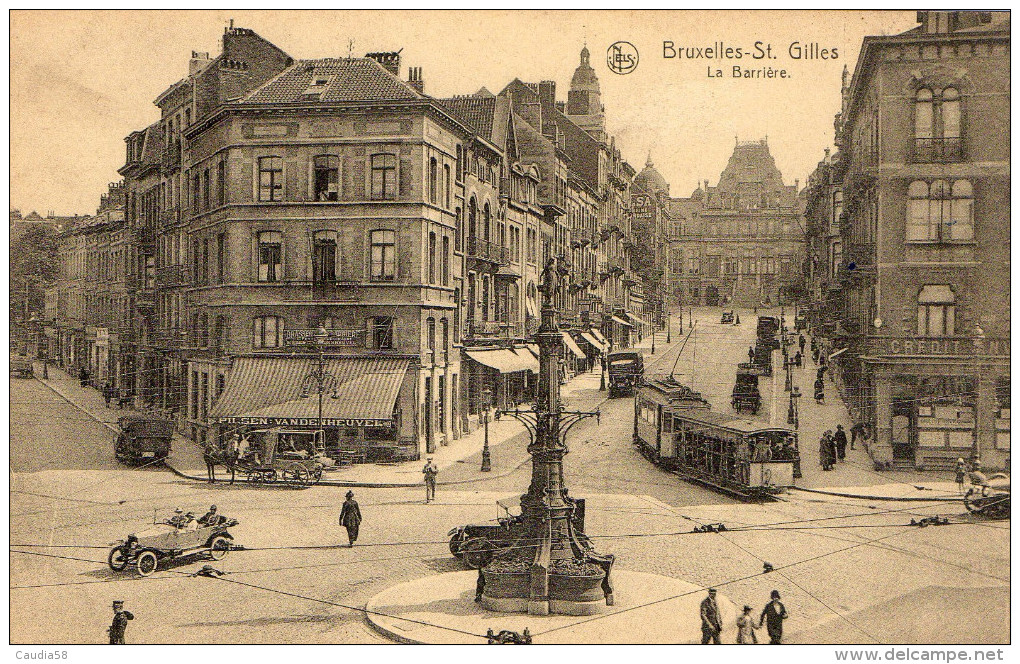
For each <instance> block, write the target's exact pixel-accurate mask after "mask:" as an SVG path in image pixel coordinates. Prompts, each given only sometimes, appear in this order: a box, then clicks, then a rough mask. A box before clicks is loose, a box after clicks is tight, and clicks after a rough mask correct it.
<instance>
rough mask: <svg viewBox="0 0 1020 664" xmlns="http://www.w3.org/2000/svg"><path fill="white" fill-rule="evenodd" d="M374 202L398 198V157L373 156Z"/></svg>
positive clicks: (386, 155) (390, 155) (387, 155)
mask: <svg viewBox="0 0 1020 664" xmlns="http://www.w3.org/2000/svg"><path fill="white" fill-rule="evenodd" d="M371 162H372V200H375V201H391V200H394V199H396V197H397V157H396V155H392V154H374V155H372V160H371Z"/></svg>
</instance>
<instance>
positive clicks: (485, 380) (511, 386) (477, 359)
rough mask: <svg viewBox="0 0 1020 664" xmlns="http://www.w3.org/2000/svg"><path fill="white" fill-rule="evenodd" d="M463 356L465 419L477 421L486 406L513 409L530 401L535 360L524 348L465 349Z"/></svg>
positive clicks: (534, 373) (533, 355)
mask: <svg viewBox="0 0 1020 664" xmlns="http://www.w3.org/2000/svg"><path fill="white" fill-rule="evenodd" d="M464 356H465V359H464V362H465V364H464V365H463V371H464V376H465V379H466V384H465V390H466V395H465V396H466V403H467V413H465V416H466V417H469V418H470V417H472V416H474V417H476V418H477V416H478V415H480V414H481V413H482V411H483V410H484V409H485V408H486V406H492V407H495V408H499V409H504V408H513V407H515V406H518V405H520V404H522V403H524V402H526V401H529V400H530V399H531V395H532V394H533V393H534V383H535V379H534V378H533V377H534V376H536V375H537V374H538V358H537V357H536V355H535V354H534V353H533V352H532V351H531V350H529V349H528V348H527V347H526V346H522V347H519V348H492V347H476V348H467V349H464ZM486 390H489V394H488V395H486V393H485V391H486ZM472 428H473V427H472V426H470V424H469V426H468V429H472Z"/></svg>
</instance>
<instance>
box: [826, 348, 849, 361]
mask: <svg viewBox="0 0 1020 664" xmlns="http://www.w3.org/2000/svg"><path fill="white" fill-rule="evenodd" d="M847 348H849V346H848V347H847ZM846 351H847V349H846V348H840V349H839V350H837V351H836V352H835V353H829V359H830V360H831V359H832V358H834V357H836V356H838V355H842V354H843V353H845V352H846Z"/></svg>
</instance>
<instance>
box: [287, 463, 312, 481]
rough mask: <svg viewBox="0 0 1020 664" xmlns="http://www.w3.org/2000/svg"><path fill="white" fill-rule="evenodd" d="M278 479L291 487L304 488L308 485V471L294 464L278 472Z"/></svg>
mask: <svg viewBox="0 0 1020 664" xmlns="http://www.w3.org/2000/svg"><path fill="white" fill-rule="evenodd" d="M280 479H281V480H282V481H283V482H284V483H286V484H291V485H293V486H306V485H307V484H309V481H308V471H307V470H305V468H304V466H302V465H301V464H299V463H294V464H291V465H289V466H287V467H286V468H284V469H283V470H281V471H280Z"/></svg>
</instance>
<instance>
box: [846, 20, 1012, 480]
mask: <svg viewBox="0 0 1020 664" xmlns="http://www.w3.org/2000/svg"><path fill="white" fill-rule="evenodd" d="M918 22H919V23H920V25H919V26H918V27H916V28H914V29H912V30H909V31H907V32H904V33H902V34H899V35H893V36H883V37H866V38H865V39H864V44H863V46H862V48H861V53H860V57H859V59H858V61H857V67H856V70H855V71H854V73H853V77H852V79H851V80H849V81H848V80H847V76H846V75H845V76H844V83H843V109H842V112H841V114H840V117H839V118H838V120H837V123H838V124H837V144H838V147H839V150H840V153H841V158H840V160H839V178H838V179H839V181H841V195H842V205H843V211H842V213H841V235H842V237H841V240H842V254H843V256H842V263H841V265H840V267H839V269H838V271H837V275H836V278H837V280H838V281H839V283H840V290H839V292H840V296H841V302H840V305H841V306H840V308H839V310H840V312H841V315H840V318H839V319H838V320H837V321H835V322H834V324H833V325H832V330H833V331H832V337H833V339H832V345H833V348H832V350H833V351H834V352H839V351H842V350H843V349H846V350H845V351H843V352H842V353H841V354H840V355H839V356H838V358H837V361H836V363H837V367H838V370H839V371H840V372H841V374H842V376H843V378H844V380H843V382H844V384H845V385H847V386H848V387H847V395H846V396H847V398H848V401H849V402H850V404H851V406H852V407H853V410H854V413H855V416H856V417H858V418H859V419H861V420H863V421H865V422H868V423H869V424H870V425H871V426H872V428H873V430H874V431H875V433H876V435H875V437H874V438H873V439H872V441H870V452H871V455H872V456H873V457H874V459H875V461H876V462H878V463H880V464H883V465H891V466H904V467H914V466H916V467H922V468H929V469H932V468H947V469H948V468H951V467H952V466H953V465H954V464H955V462H956V459H957V458H959V457H964V458H969V457H979V458H980V459H981V460H982V462H983V464H984V466H985V467H986V468H1001V467H1004V466H1006V465H1007V460H1008V457H1009V448H1010V443H1009V430H1010V426H1009V420H1010V384H1009V376H1010V369H1009V336H1010V319H1009V304H1010V302H1009V289H1008V284H1009V278H1010V254H1009V246H1010V245H1009V241H1010V216H1009V205H1010V200H1009V188H1010V180H1009V140H1008V137H1009V117H1010V115H1009V111H1010V104H1009V101H1010V100H1009V15H1008V13H1002V12H994V13H993V12H959V11H929V12H918ZM837 346H838V348H837Z"/></svg>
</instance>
